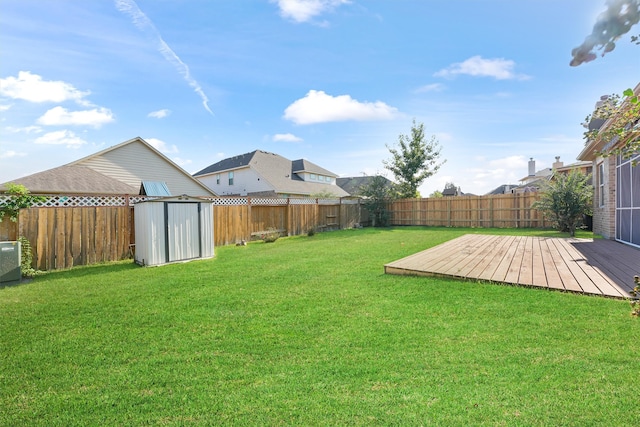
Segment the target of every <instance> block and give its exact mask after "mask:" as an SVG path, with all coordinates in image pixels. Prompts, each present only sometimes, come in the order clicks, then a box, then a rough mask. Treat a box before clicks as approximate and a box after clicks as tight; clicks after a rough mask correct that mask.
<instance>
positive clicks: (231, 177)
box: [229, 172, 233, 185]
mask: <svg viewBox="0 0 640 427" xmlns="http://www.w3.org/2000/svg"><path fill="white" fill-rule="evenodd" d="M229 185H233V172H229Z"/></svg>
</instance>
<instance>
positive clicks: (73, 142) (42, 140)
mask: <svg viewBox="0 0 640 427" xmlns="http://www.w3.org/2000/svg"><path fill="white" fill-rule="evenodd" d="M34 142H35V143H36V144H47V145H66V146H67V147H68V148H79V147H80V146H81V145H84V144H86V143H87V141H85V140H83V139H82V138H80V137H78V136H76V134H75V133H73V132H72V131H70V130H57V131H55V132H48V133H45V134H44V135H42V136H41V137H38V138H36V139H35V141H34Z"/></svg>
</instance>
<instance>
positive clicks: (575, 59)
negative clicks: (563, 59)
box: [570, 0, 640, 67]
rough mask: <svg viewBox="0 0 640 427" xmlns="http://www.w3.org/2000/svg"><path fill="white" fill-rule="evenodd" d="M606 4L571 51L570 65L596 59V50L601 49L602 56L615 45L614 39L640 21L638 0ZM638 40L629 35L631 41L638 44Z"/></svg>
mask: <svg viewBox="0 0 640 427" xmlns="http://www.w3.org/2000/svg"><path fill="white" fill-rule="evenodd" d="M606 6H607V10H605V11H604V12H602V13H601V14H600V15H598V18H597V19H596V23H595V24H594V26H593V31H592V32H591V34H589V35H588V36H587V37H586V38H585V39H584V42H582V44H581V45H580V46H578V47H576V48H574V49H573V50H572V51H571V56H572V59H571V62H570V65H571V66H572V67H577V66H578V65H581V64H583V63H585V62H590V61H593V60H594V59H596V58H597V55H596V54H595V51H596V50H602V56H604V55H605V54H607V53H608V52H611V51H612V50H614V49H615V47H616V44H615V42H616V40H617V39H618V38H620V37H621V36H622V35H624V34H626V33H628V32H629V31H630V30H631V27H632V26H634V25H635V24H637V23H638V22H640V0H607V1H606ZM639 40H640V38H639V37H638V36H631V42H632V43H636V44H640V43H638V42H639Z"/></svg>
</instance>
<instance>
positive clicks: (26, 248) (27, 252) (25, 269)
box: [18, 236, 42, 277]
mask: <svg viewBox="0 0 640 427" xmlns="http://www.w3.org/2000/svg"><path fill="white" fill-rule="evenodd" d="M18 241H19V242H20V272H21V274H22V277H34V276H37V275H38V274H41V273H42V272H41V271H40V270H36V269H35V268H33V267H32V266H31V264H32V262H33V252H32V251H31V243H29V240H28V239H27V238H26V237H24V236H20V237H19V238H18Z"/></svg>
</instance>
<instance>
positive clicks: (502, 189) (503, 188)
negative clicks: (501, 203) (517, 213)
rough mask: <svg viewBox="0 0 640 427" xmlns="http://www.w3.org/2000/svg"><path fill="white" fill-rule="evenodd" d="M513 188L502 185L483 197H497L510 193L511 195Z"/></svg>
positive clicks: (513, 186)
mask: <svg viewBox="0 0 640 427" xmlns="http://www.w3.org/2000/svg"><path fill="white" fill-rule="evenodd" d="M514 188H516V186H515V185H510V184H502V185H500V186H498V187H496V188H494V189H493V190H491V191H489V192H488V193H486V194H485V196H497V195H500V194H511V193H513V190H514Z"/></svg>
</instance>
